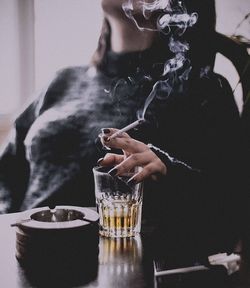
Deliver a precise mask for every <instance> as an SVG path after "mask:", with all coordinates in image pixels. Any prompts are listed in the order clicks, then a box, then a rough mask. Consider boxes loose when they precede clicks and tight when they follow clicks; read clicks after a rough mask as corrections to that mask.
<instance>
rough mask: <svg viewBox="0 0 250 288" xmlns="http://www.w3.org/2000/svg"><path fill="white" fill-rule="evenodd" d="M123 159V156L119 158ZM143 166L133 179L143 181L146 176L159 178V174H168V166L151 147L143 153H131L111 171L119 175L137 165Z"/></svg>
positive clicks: (114, 174)
mask: <svg viewBox="0 0 250 288" xmlns="http://www.w3.org/2000/svg"><path fill="white" fill-rule="evenodd" d="M119 160H121V158H120V159H119ZM138 166H139V167H141V169H140V172H138V173H137V174H135V175H134V176H133V177H132V179H133V181H135V182H141V181H143V180H144V179H146V178H149V177H151V178H153V179H155V178H157V176H159V175H166V173H167V168H166V166H165V164H164V163H163V162H162V161H161V160H160V159H159V158H158V157H157V156H156V155H155V153H153V152H152V151H151V150H150V149H149V150H147V151H144V152H142V153H136V154H132V155H130V156H129V157H128V158H126V159H124V160H123V161H121V162H120V163H119V164H118V165H116V166H115V167H114V168H113V169H112V170H111V171H110V174H111V175H112V176H119V175H123V174H125V173H128V172H130V171H133V170H134V168H135V167H138Z"/></svg>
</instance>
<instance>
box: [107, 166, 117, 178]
mask: <svg viewBox="0 0 250 288" xmlns="http://www.w3.org/2000/svg"><path fill="white" fill-rule="evenodd" d="M117 171H118V170H117V168H113V169H111V170H109V172H108V173H109V174H110V175H111V176H115V175H116V173H117Z"/></svg>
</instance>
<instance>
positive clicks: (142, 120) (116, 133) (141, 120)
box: [109, 119, 145, 139]
mask: <svg viewBox="0 0 250 288" xmlns="http://www.w3.org/2000/svg"><path fill="white" fill-rule="evenodd" d="M144 122H145V120H144V119H139V120H136V121H134V122H132V123H131V124H129V125H127V126H125V127H123V128H122V129H120V130H118V131H117V132H115V133H114V134H113V135H111V136H110V137H109V139H113V138H116V137H118V136H119V135H121V134H122V133H123V132H127V131H129V130H131V129H133V128H135V127H137V126H138V125H141V124H142V123H144Z"/></svg>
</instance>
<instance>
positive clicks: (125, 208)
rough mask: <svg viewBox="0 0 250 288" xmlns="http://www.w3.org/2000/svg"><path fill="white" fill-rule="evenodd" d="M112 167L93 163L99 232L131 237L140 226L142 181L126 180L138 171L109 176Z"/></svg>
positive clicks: (105, 234)
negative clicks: (96, 165) (130, 181)
mask: <svg viewBox="0 0 250 288" xmlns="http://www.w3.org/2000/svg"><path fill="white" fill-rule="evenodd" d="M110 169H112V167H108V168H107V167H94V168H93V173H94V181H95V196H96V205H97V210H98V213H99V216H100V219H99V221H100V222H99V224H100V226H99V233H100V235H102V236H106V237H131V236H135V235H137V234H138V233H139V232H140V230H141V212H142V195H143V194H142V192H143V191H142V190H143V187H142V183H127V181H128V180H129V179H130V178H131V177H132V176H133V175H134V174H135V173H137V172H138V171H139V169H140V168H139V167H138V168H136V169H135V171H134V172H133V173H132V172H130V173H127V174H124V175H122V176H111V175H110V174H109V173H108V171H109V170H110Z"/></svg>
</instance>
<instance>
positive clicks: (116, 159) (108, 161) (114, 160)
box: [97, 153, 124, 166]
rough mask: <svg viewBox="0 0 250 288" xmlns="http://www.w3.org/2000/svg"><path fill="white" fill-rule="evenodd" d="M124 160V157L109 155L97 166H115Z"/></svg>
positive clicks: (98, 162)
mask: <svg viewBox="0 0 250 288" xmlns="http://www.w3.org/2000/svg"><path fill="white" fill-rule="evenodd" d="M123 160H124V155H119V154H113V153H107V154H106V155H105V156H104V158H101V159H99V160H98V161H97V164H99V165H101V166H115V165H118V164H119V163H121V162H122V161H123Z"/></svg>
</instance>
